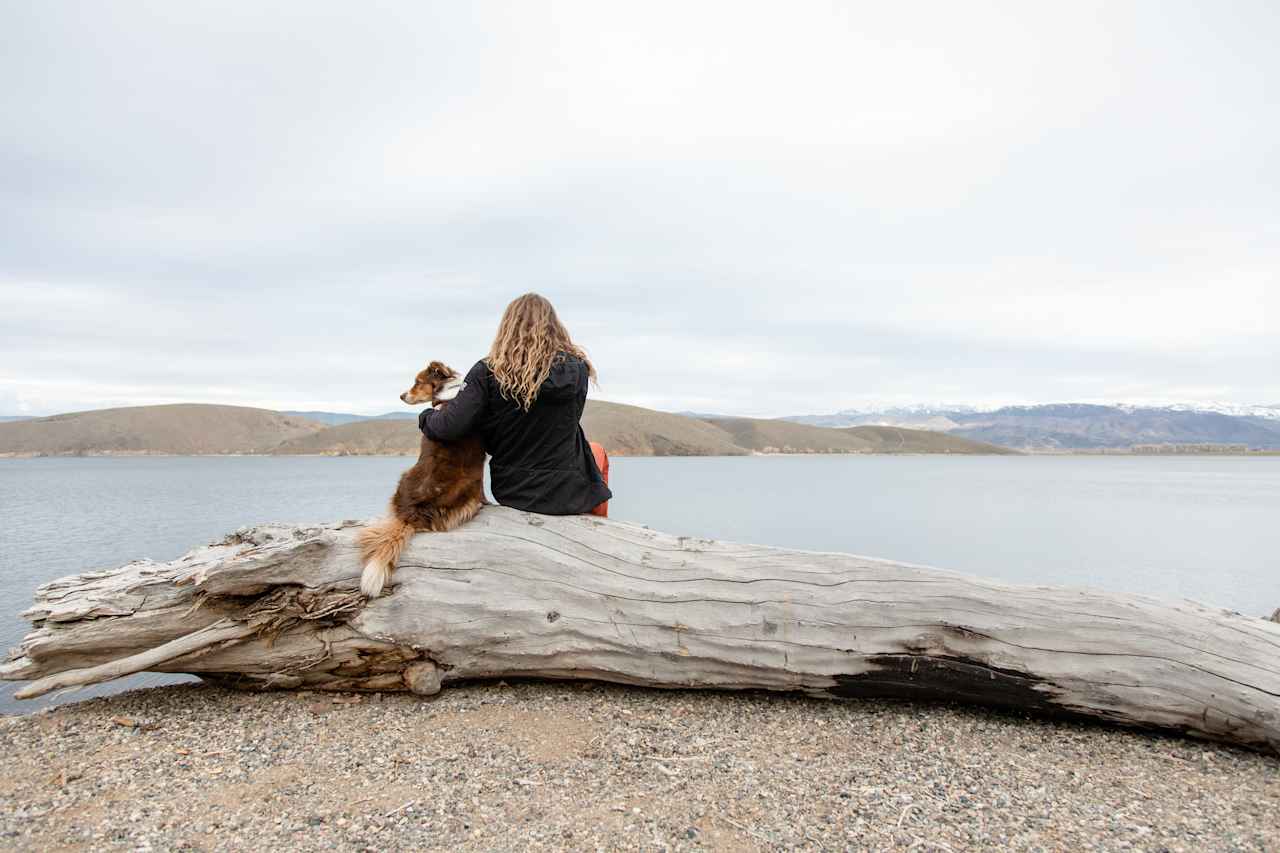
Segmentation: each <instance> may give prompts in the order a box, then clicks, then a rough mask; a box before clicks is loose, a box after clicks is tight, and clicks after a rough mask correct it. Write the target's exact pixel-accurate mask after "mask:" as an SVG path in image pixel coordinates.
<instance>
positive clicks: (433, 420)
mask: <svg viewBox="0 0 1280 853" xmlns="http://www.w3.org/2000/svg"><path fill="white" fill-rule="evenodd" d="M484 379H485V366H484V362H483V361H477V362H476V363H475V366H474V367H472V368H471V370H470V371H468V372H467V377H466V379H465V380H464V382H465V385H464V386H463V388H462V390H461V391H459V392H458V396H456V397H454V398H453V399H452V400H451V401H449V404H448V405H447V406H445V407H444V408H442V409H424V410H423V411H422V414H420V415H418V429H420V430H422V432H423V434H425V435H426V437H427V438H429V439H431V440H432V441H457V440H458V439H460V438H462V437H463V436H464V435H466V434H467V433H469V432H471V428H472V427H473V426H475V422H476V419H477V418H479V417H480V414H481V413H482V412H483V411H484V404H485V399H486V398H485V383H484Z"/></svg>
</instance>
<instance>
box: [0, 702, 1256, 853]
mask: <svg viewBox="0 0 1280 853" xmlns="http://www.w3.org/2000/svg"><path fill="white" fill-rule="evenodd" d="M0 755H3V758H0V762H3V763H2V764H0V767H3V772H2V773H0V845H3V846H4V847H5V848H13V849H25V850H99V849H103V850H105V849H144V850H145V849H154V850H169V849H193V850H236V849H246V848H250V849H253V848H256V849H292V850H313V849H340V850H362V849H367V850H402V849H403V850H409V849H423V848H435V849H444V850H524V849H575V850H594V849H644V850H691V849H711V850H753V849H784V848H785V849H812V850H846V849H854V850H863V849H875V850H887V849H905V850H916V851H929V850H954V851H959V850H971V849H986V850H995V849H1015V850H1123V849H1139V850H1171V851H1176V850H1185V851H1200V850H1280V759H1277V758H1275V757H1269V756H1263V755H1258V754H1253V753H1249V752H1245V751H1242V750H1239V749H1234V748H1228V747H1221V746H1215V745H1211V744H1203V743H1198V742H1194V741H1190V740H1183V739H1179V738H1172V737H1158V736H1151V735H1145V734H1138V733H1132V732H1126V731H1120V730H1115V729H1111V728H1107V727H1103V726H1097V725H1090V724H1076V723H1057V722H1045V721H1041V720H1036V719H1027V718H1024V717H1022V716H1019V715H1014V714H998V713H991V712H987V711H982V710H975V709H968V708H962V707H955V706H948V705H925V704H901V703H893V702H858V703H854V702H848V703H845V702H830V701H821V700H812V699H805V698H801V697H790V696H776V695H767V694H757V693H751V694H725V693H718V694H717V693H695V692H665V691H656V690H640V689H625V688H617V687H607V686H602V685H590V684H587V685H569V684H518V685H511V686H507V685H474V686H467V687H454V688H450V689H446V690H445V692H444V693H442V694H441V695H440V696H438V697H436V698H434V699H430V700H424V699H420V698H417V697H412V696H404V695H388V696H385V697H382V698H378V697H370V696H365V697H355V696H334V695H331V694H320V693H311V694H306V693H303V694H298V693H273V694H245V693H234V692H230V691H226V690H221V689H217V688H212V687H205V686H200V685H192V686H188V685H180V686H175V687H164V688H154V689H150V690H141V691H135V692H132V693H127V694H123V695H119V696H112V697H107V698H102V699H93V700H89V701H86V702H82V703H78V704H74V705H67V706H63V707H60V708H57V709H54V710H52V711H49V712H44V713H39V714H34V715H30V716H25V717H8V718H3V719H0Z"/></svg>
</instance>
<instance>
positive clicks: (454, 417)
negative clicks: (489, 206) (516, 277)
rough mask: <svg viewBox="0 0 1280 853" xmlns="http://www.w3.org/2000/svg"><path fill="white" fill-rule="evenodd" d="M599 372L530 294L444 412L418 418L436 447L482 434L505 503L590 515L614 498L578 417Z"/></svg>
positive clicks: (493, 482)
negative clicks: (437, 443) (588, 384)
mask: <svg viewBox="0 0 1280 853" xmlns="http://www.w3.org/2000/svg"><path fill="white" fill-rule="evenodd" d="M595 375H596V371H595V368H594V367H592V366H591V362H590V361H588V360H587V357H586V354H585V353H584V352H583V351H582V349H581V348H579V347H578V346H576V345H575V344H574V343H573V341H572V340H570V338H569V333H568V332H567V331H566V330H565V328H564V326H563V325H562V324H561V323H560V320H559V318H557V317H556V312H555V309H554V308H552V307H551V303H550V302H548V301H547V300H546V299H544V298H543V297H541V296H539V295H538V294H536V293H526V294H525V295H524V296H521V297H519V298H518V299H516V300H515V301H513V302H512V303H511V304H510V305H508V306H507V310H506V311H505V312H503V314H502V322H501V323H500V324H499V325H498V335H497V337H495V338H494V340H493V346H492V347H491V348H490V349H489V355H488V356H487V357H486V358H484V359H481V360H480V361H477V362H476V363H475V366H474V367H472V368H471V370H470V371H468V373H467V376H466V380H465V382H464V384H463V387H462V390H461V391H459V392H458V395H457V396H456V397H455V398H454V399H453V401H452V402H451V403H450V404H449V405H448V406H445V407H443V408H441V409H427V410H426V411H424V412H423V413H422V414H421V415H419V416H418V428H419V429H421V430H422V431H423V432H424V433H426V435H427V437H428V438H430V439H431V440H432V441H454V440H457V439H459V438H461V437H462V436H464V435H466V434H468V433H470V432H472V431H475V432H477V433H479V435H480V440H481V442H482V443H483V444H484V449H485V452H486V453H488V454H489V455H490V456H491V457H492V458H491V459H490V460H489V480H490V488H491V489H492V491H493V496H494V497H495V498H496V499H497V500H498V503H500V504H503V505H504V506H510V507H514V508H516V509H522V510H527V511H529V512H540V513H544V514H546V515H576V514H578V513H586V512H591V511H592V510H593V509H595V508H596V507H597V506H598V505H600V504H602V503H604V502H605V501H607V500H608V499H609V498H610V497H612V493H611V492H610V491H609V487H608V486H606V485H605V483H604V478H603V477H602V476H601V474H600V469H599V467H598V466H597V464H596V461H595V458H594V457H593V455H592V452H591V447H590V445H589V444H588V443H587V439H586V436H585V435H583V432H582V427H581V425H580V424H579V420H580V419H581V418H582V409H583V407H584V406H586V403H587V383H588V380H589V379H594V378H595Z"/></svg>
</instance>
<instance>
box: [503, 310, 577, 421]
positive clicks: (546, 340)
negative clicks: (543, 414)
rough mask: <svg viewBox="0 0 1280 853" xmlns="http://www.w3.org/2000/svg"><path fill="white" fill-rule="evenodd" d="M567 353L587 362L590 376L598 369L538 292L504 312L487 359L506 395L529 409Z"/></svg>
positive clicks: (521, 406) (504, 395)
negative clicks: (540, 389) (555, 366)
mask: <svg viewBox="0 0 1280 853" xmlns="http://www.w3.org/2000/svg"><path fill="white" fill-rule="evenodd" d="M564 353H568V354H570V355H575V356H577V357H578V358H580V359H582V360H583V361H584V362H586V364H587V375H588V376H589V377H591V378H592V379H595V378H596V369H595V367H594V366H593V365H592V364H591V361H590V360H589V359H588V358H587V354H586V353H585V352H584V351H583V350H582V348H581V347H579V346H578V345H577V344H575V343H574V342H573V341H572V340H571V339H570V338H569V332H568V330H566V329H565V327H564V324H562V323H561V322H560V318H559V317H557V316H556V309H554V308H552V307H551V303H550V302H548V301H547V299H546V298H545V297H542V296H539V295H538V294H536V293H526V294H524V295H523V296H518V297H516V298H515V299H513V300H512V301H511V304H510V305H508V306H507V310H506V311H503V312H502V322H500V323H499V324H498V334H497V336H496V337H495V338H494V339H493V346H491V347H490V348H489V355H488V356H487V357H486V359H485V361H486V362H487V363H488V365H489V369H490V370H492V371H493V375H494V376H495V377H496V378H497V380H498V388H499V389H500V390H501V392H502V396H503V397H506V398H507V399H508V400H515V401H516V403H518V404H519V406H520V408H522V409H524V410H525V411H526V412H527V411H528V410H529V408H530V407H531V406H532V405H533V401H534V400H536V399H537V398H538V388H539V387H541V385H542V383H543V382H544V381H546V378H547V376H548V375H549V374H550V373H551V365H553V364H555V362H556V360H557V359H558V358H561V357H563V354H564Z"/></svg>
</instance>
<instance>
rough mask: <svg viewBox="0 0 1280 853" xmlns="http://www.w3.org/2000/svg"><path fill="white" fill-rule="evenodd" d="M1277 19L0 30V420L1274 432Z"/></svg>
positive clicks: (1072, 15)
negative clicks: (1193, 407) (429, 400)
mask: <svg viewBox="0 0 1280 853" xmlns="http://www.w3.org/2000/svg"><path fill="white" fill-rule="evenodd" d="M1278 23H1280V17H1278V13H1277V11H1276V9H1275V8H1274V6H1272V5H1270V4H1266V3H1240V4H1233V5H1232V7H1231V9H1229V10H1228V9H1221V10H1216V11H1214V10H1209V11H1205V10H1204V9H1203V8H1193V7H1191V6H1180V5H1176V4H1174V5H1170V4H1158V5H1156V4H1136V5H1133V4H1131V5H1125V6H1123V7H1119V6H1115V5H1114V4H1088V3H1081V4H1073V5H1072V6H1070V7H1069V8H1067V7H1063V8H1055V9H1035V8H1031V7H1025V6H1018V5H1007V4H1000V3H993V4H964V5H962V6H961V5H957V6H954V7H950V6H945V5H939V6H934V7H930V9H929V11H928V13H927V14H926V13H924V12H922V11H921V10H920V9H918V8H916V7H905V6H903V7H898V6H888V7H876V8H870V7H852V6H847V5H846V4H830V5H824V4H817V3H815V4H804V5H802V6H795V7H789V8H788V9H787V10H786V11H785V14H784V13H783V11H782V10H781V9H780V7H778V6H776V5H775V4H752V3H746V4H743V3H735V4H718V3H708V4H693V5H690V4H664V3H655V4H646V5H645V6H644V7H643V8H639V7H636V8H624V7H617V6H609V5H607V4H606V5H600V4H589V3H551V4H538V5H536V6H530V5H524V4H494V5H485V6H482V7H476V8H471V7H467V6H465V5H458V4H443V3H442V4H407V5H406V4H381V3H374V4H366V5H362V6H361V7H360V8H359V9H353V8H351V7H349V6H346V5H342V4H325V3H305V4H272V5H271V6H269V7H261V6H260V5H257V4H247V3H245V4H236V3H232V4H225V3H218V4H214V3H184V4H180V5H173V4H165V3H150V2H132V3H121V4H113V5H112V7H111V8H110V9H107V8H105V7H101V8H99V7H94V6H88V7H78V8H77V9H76V10H75V11H74V13H73V12H72V11H70V10H67V9H63V8H59V7H56V6H40V5H31V4H19V5H12V6H9V7H6V8H5V9H4V10H3V11H0V32H3V33H4V34H5V35H3V36H0V39H4V42H3V44H0V48H3V49H0V107H2V108H3V109H4V110H5V114H6V116H8V117H9V120H10V125H11V126H12V127H13V128H15V129H16V132H14V133H11V134H8V135H6V136H5V137H4V138H3V139H0V235H3V236H2V237H0V305H3V308H4V310H3V311H2V312H0V405H3V406H5V407H7V408H8V409H11V410H22V409H23V407H25V409H28V410H32V411H39V412H51V411H61V410H67V409H76V408H91V407H96V406H100V405H108V404H127V403H149V402H169V401H175V400H197V401H199V400H207V401H217V402H242V403H246V404H254V405H264V406H273V407H281V408H295V407H296V408H338V409H346V410H356V411H365V412H376V411H383V410H385V409H387V408H392V407H394V406H395V405H396V402H395V399H394V396H395V394H396V393H398V391H399V390H400V386H401V385H402V384H403V383H404V380H405V378H406V377H407V376H408V375H409V374H410V373H412V372H413V370H414V369H415V368H416V367H417V366H418V365H419V363H421V362H422V361H424V360H426V359H427V358H430V357H443V358H445V359H446V360H449V361H451V362H453V363H455V364H457V365H460V366H465V365H467V364H469V363H470V362H471V361H473V360H474V359H475V358H477V357H479V356H480V355H482V354H483V352H484V351H485V349H486V348H487V345H488V342H489V338H490V336H491V335H492V332H493V329H494V327H495V325H496V322H497V317H498V315H499V313H500V311H501V309H502V307H503V305H504V304H505V302H506V301H507V300H508V299H509V298H511V297H513V296H515V295H517V294H519V293H521V292H524V291H526V290H538V291H541V292H544V293H546V294H547V295H548V296H550V297H551V298H552V299H553V301H555V302H556V304H557V306H558V307H559V309H560V311H561V313H562V315H563V316H564V319H565V320H566V322H567V323H568V324H569V326H570V328H571V330H572V331H573V332H574V334H575V336H577V337H578V338H579V339H580V340H581V342H582V343H584V344H585V345H586V346H587V347H588V349H589V350H590V352H591V353H592V355H593V357H594V358H595V360H596V361H597V363H598V365H599V367H600V371H601V377H602V382H601V386H600V389H599V394H600V395H601V396H602V397H606V398H608V399H615V400H619V401H623V402H634V403H639V404H643V405H654V406H659V407H662V408H668V409H697V410H704V411H705V410H713V411H722V412H728V413H743V414H777V415H780V414H789V413H794V412H797V411H823V410H829V409H834V408H839V407H841V406H843V405H852V404H855V403H858V402H872V401H893V402H916V401H923V402H975V403H981V402H993V401H996V402H1014V401H1026V402H1047V401H1054V400H1063V399H1091V400H1106V399H1114V400H1119V399H1135V400H1137V399H1156V398H1160V399H1170V398H1179V397H1185V398H1188V399H1220V400H1227V401H1235V402H1260V401H1267V400H1275V399H1280V386H1278V384H1277V383H1278V382H1280V380H1278V379H1277V377H1276V373H1275V371H1274V369H1273V365H1274V364H1276V363H1280V343H1277V341H1280V328H1278V326H1280V319H1277V318H1278V317H1280V304H1278V303H1280V201H1278V200H1280V192H1277V190H1278V189H1280V165H1278V164H1277V161H1276V158H1275V157H1274V156H1273V155H1274V151H1275V150H1276V148H1277V143H1278V142H1280V117H1278V116H1277V114H1276V112H1275V110H1274V109H1272V108H1271V104H1270V96H1269V94H1268V92H1267V91H1266V90H1265V81H1266V80H1268V79H1273V78H1274V77H1275V76H1276V74H1277V73H1280V59H1278V58H1277V55H1276V54H1275V52H1274V51H1273V50H1272V47H1271V45H1270V43H1269V40H1268V38H1267V37H1266V34H1267V33H1274V32H1275V31H1277V28H1276V25H1277V24H1278Z"/></svg>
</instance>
